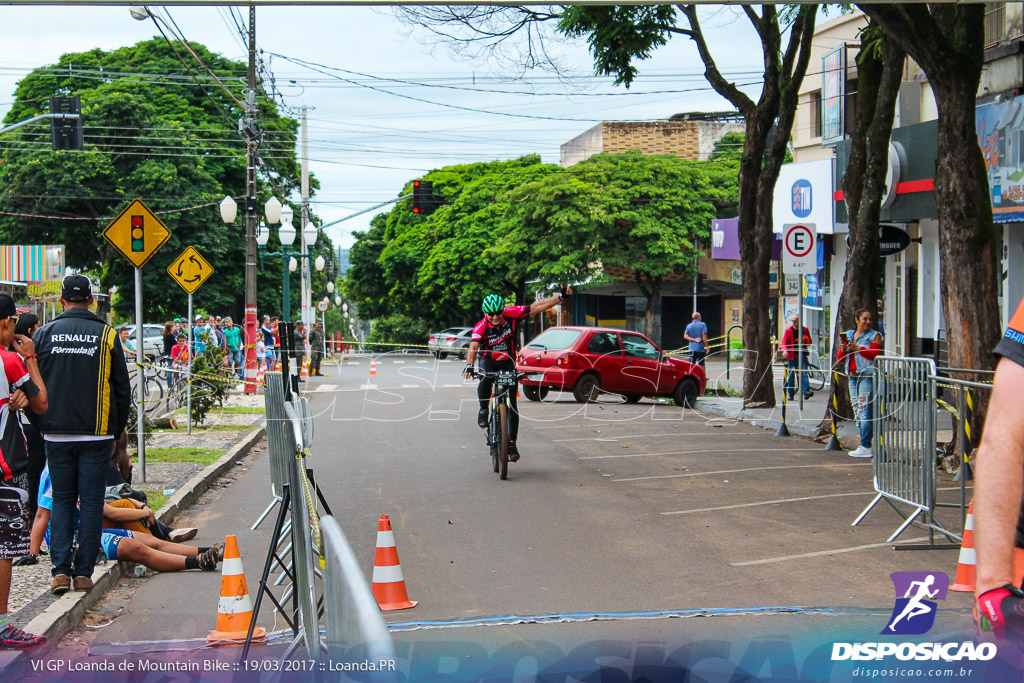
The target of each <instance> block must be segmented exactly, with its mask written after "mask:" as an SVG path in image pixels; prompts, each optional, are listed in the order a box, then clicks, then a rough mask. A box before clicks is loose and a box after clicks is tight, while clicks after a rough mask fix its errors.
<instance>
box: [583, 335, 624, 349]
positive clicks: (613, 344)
mask: <svg viewBox="0 0 1024 683" xmlns="http://www.w3.org/2000/svg"><path fill="white" fill-rule="evenodd" d="M620 351H622V347H621V346H619V335H617V334H614V333H612V332H598V333H597V334H595V335H594V336H593V337H592V338H591V339H590V343H589V344H587V353H597V354H601V355H604V354H608V353H618V352H620Z"/></svg>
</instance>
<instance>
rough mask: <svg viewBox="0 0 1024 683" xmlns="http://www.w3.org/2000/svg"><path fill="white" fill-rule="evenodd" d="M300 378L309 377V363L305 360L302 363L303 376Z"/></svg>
mask: <svg viewBox="0 0 1024 683" xmlns="http://www.w3.org/2000/svg"><path fill="white" fill-rule="evenodd" d="M299 376H300V377H309V361H308V360H303V361H302V374H301V375H299Z"/></svg>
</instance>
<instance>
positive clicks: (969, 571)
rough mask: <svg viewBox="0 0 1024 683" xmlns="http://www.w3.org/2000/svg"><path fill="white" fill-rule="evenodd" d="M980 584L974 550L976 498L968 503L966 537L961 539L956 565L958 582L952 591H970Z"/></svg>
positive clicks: (952, 587)
mask: <svg viewBox="0 0 1024 683" xmlns="http://www.w3.org/2000/svg"><path fill="white" fill-rule="evenodd" d="M977 584H978V556H977V554H976V553H975V552H974V500H973V499H972V500H971V502H970V503H969V504H968V505H967V519H966V520H965V521H964V537H963V540H961V541H960V559H959V560H957V565H956V582H954V583H953V585H952V586H950V587H949V590H951V591H962V592H965V593H969V592H971V591H973V590H974V587H975V586H976V585H977Z"/></svg>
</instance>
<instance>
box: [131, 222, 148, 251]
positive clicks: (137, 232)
mask: <svg viewBox="0 0 1024 683" xmlns="http://www.w3.org/2000/svg"><path fill="white" fill-rule="evenodd" d="M142 220H143V219H142V216H132V251H145V250H146V247H145V243H144V240H143V237H144V236H145V234H146V233H145V231H144V230H143V229H142Z"/></svg>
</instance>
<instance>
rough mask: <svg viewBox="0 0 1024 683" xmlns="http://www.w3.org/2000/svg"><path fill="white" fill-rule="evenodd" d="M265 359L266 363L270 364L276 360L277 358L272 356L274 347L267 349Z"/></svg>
mask: <svg viewBox="0 0 1024 683" xmlns="http://www.w3.org/2000/svg"><path fill="white" fill-rule="evenodd" d="M266 358H267V362H268V363H269V362H271V361H275V360H277V356H276V355H274V347H273V346H269V347H267V356H266Z"/></svg>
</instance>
